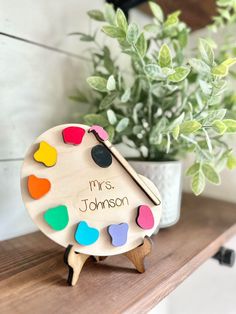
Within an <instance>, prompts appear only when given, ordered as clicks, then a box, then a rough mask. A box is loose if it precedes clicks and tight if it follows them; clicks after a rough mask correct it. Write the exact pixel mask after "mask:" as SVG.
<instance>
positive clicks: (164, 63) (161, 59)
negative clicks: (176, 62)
mask: <svg viewBox="0 0 236 314" xmlns="http://www.w3.org/2000/svg"><path fill="white" fill-rule="evenodd" d="M158 63H159V65H160V66H161V67H162V68H165V67H167V68H168V67H171V64H172V56H171V52H170V48H169V47H168V46H167V44H163V45H162V46H161V49H160V51H159V55H158Z"/></svg>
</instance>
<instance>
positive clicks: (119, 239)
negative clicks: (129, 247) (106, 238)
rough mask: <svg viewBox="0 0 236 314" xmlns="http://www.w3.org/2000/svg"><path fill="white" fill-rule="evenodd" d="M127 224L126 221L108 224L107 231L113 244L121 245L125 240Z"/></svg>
mask: <svg viewBox="0 0 236 314" xmlns="http://www.w3.org/2000/svg"><path fill="white" fill-rule="evenodd" d="M128 229H129V225H128V224H127V223H121V224H112V225H110V226H108V228H107V231H108V233H109V235H110V236H111V244H112V245H113V246H122V245H124V244H125V243H126V242H127V235H128Z"/></svg>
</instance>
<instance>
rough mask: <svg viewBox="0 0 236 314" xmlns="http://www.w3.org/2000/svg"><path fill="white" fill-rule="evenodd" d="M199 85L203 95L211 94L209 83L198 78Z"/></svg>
mask: <svg viewBox="0 0 236 314" xmlns="http://www.w3.org/2000/svg"><path fill="white" fill-rule="evenodd" d="M199 85H200V87H201V90H202V92H203V94H204V95H206V96H208V95H210V94H211V91H212V86H211V85H210V84H209V83H207V82H206V81H203V80H200V79H199Z"/></svg>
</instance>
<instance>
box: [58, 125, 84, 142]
mask: <svg viewBox="0 0 236 314" xmlns="http://www.w3.org/2000/svg"><path fill="white" fill-rule="evenodd" d="M84 134H85V130H84V129H83V128H80V127H78V126H69V127H68V128H65V129H64V130H63V131H62V136H63V140H64V142H65V143H66V144H72V145H79V144H80V143H81V142H82V140H83V137H84Z"/></svg>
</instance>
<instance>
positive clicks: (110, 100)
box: [99, 92, 117, 110]
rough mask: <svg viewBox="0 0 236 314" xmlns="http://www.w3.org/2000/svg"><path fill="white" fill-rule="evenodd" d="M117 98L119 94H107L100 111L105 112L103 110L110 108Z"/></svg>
mask: <svg viewBox="0 0 236 314" xmlns="http://www.w3.org/2000/svg"><path fill="white" fill-rule="evenodd" d="M116 97H117V93H116V92H114V93H110V94H107V95H106V96H105V97H104V98H103V99H102V101H101V103H100V106H99V109H101V110H103V109H107V108H109V107H110V105H111V104H112V103H113V101H114V100H115V99H116Z"/></svg>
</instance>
